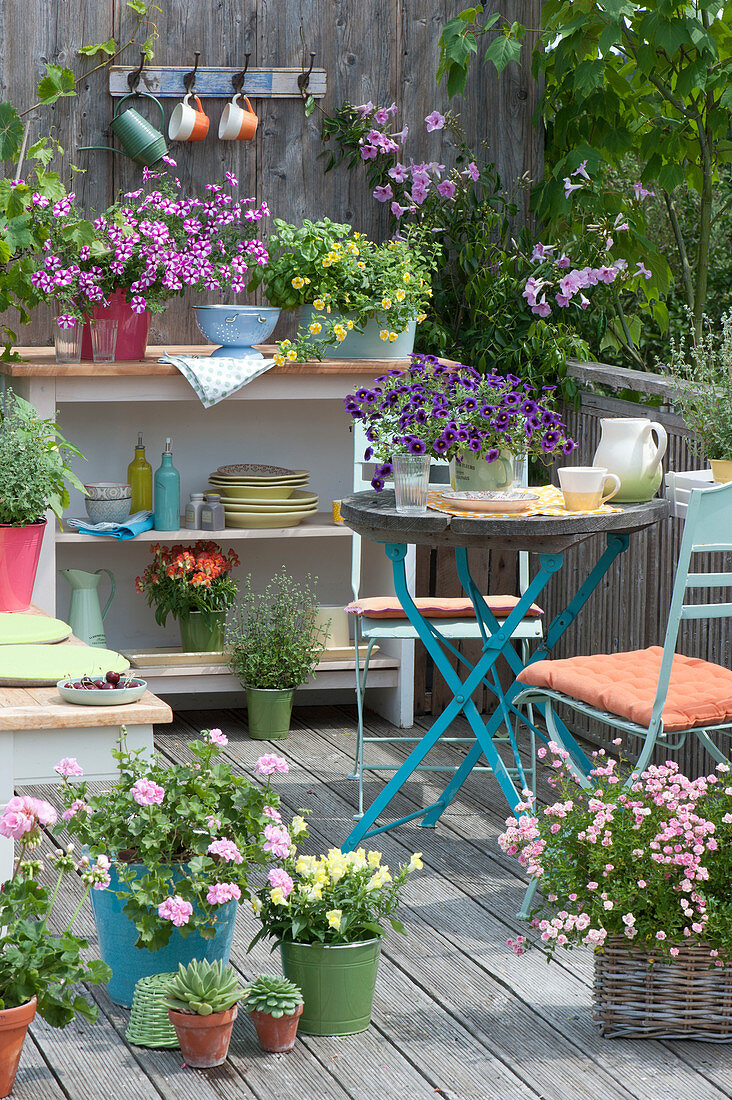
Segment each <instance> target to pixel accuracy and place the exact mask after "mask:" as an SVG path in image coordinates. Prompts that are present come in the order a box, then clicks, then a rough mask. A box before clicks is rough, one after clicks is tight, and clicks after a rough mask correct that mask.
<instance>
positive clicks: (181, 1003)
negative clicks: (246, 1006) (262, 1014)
mask: <svg viewBox="0 0 732 1100" xmlns="http://www.w3.org/2000/svg"><path fill="white" fill-rule="evenodd" d="M243 994H244V990H243V989H242V987H241V986H240V985H239V982H238V979H237V976H236V974H235V973H234V970H233V968H232V967H231V966H224V965H222V963H220V962H214V963H211V962H207V961H206V960H205V959H203V960H198V959H194V960H193V962H191V963H189V964H188V966H183V965H182V964H181V965H180V966H179V967H178V973H177V974H176V975H175V977H174V978H173V979H172V981H171V982H170V985H169V986H168V993H167V996H166V998H165V1004H166V1006H167V1009H168V1017H169V1019H170V1022H171V1024H172V1025H173V1027H174V1028H175V1033H176V1035H177V1036H178V1042H179V1043H180V1049H181V1053H182V1054H183V1057H184V1059H185V1061H186V1063H187V1064H188V1065H189V1066H194V1067H195V1068H196V1069H210V1068H211V1066H220V1065H221V1064H222V1062H225V1061H226V1056H227V1054H228V1053H229V1043H230V1042H231V1032H232V1030H233V1027H234V1020H235V1019H236V1017H237V1015H238V1013H239V1008H238V1003H237V1002H238V1001H240V1000H241V998H242V996H243Z"/></svg>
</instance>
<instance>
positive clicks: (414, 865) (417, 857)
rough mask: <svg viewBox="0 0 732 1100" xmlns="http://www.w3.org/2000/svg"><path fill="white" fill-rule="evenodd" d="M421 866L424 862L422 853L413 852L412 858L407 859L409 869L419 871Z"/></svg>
mask: <svg viewBox="0 0 732 1100" xmlns="http://www.w3.org/2000/svg"><path fill="white" fill-rule="evenodd" d="M423 867H424V863H423V862H422V853H421V852H415V853H414V855H413V856H412V858H411V859H410V860H409V870H410V871H421V870H422V868H423Z"/></svg>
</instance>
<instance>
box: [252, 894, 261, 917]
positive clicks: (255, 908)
mask: <svg viewBox="0 0 732 1100" xmlns="http://www.w3.org/2000/svg"><path fill="white" fill-rule="evenodd" d="M251 906H252V912H253V913H254V916H255V917H258V916H259V914H260V913H261V912H262V903H261V901H260V900H259V898H258V897H256V896H255V897H253V898H252V901H251Z"/></svg>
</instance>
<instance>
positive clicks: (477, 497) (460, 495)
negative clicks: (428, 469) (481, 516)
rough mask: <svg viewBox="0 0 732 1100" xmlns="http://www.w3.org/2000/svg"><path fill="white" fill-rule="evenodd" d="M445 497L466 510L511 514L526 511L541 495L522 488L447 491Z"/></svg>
mask: <svg viewBox="0 0 732 1100" xmlns="http://www.w3.org/2000/svg"><path fill="white" fill-rule="evenodd" d="M445 498H446V499H447V500H448V501H449V502H450V504H454V506H455V507H456V508H461V509H462V510H463V511H464V512H502V513H503V514H504V515H510V514H511V513H516V512H525V511H526V509H527V508H528V507H529V506H530V505H531V504H532V503H533V502H534V501H535V500H538V499H539V496H538V493H525V492H522V491H521V490H520V489H495V490H493V489H482V490H481V489H476V490H472V491H468V490H464V491H463V492H459V491H456V492H452V493H445Z"/></svg>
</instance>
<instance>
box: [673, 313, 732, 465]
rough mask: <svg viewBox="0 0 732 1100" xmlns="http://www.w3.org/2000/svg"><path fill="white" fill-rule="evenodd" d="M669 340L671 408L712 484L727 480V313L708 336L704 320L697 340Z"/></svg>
mask: <svg viewBox="0 0 732 1100" xmlns="http://www.w3.org/2000/svg"><path fill="white" fill-rule="evenodd" d="M689 327H690V335H689V337H688V338H686V337H683V336H682V338H681V339H680V340H679V342H678V344H676V343H674V342H673V340H672V344H671V360H670V362H669V370H670V371H671V372H672V373H673V375H674V376H675V378H676V382H677V385H676V394H675V397H674V405H675V407H676V408H677V409H678V411H679V412H680V414H681V415H682V416H683V418H684V420H685V421H686V423H687V424H688V426H689V427H690V428H691V430H692V431H693V432H694V434H695V436H696V438H697V445H698V448H699V449H700V450H701V451H703V453H704V454H705V455H706V457H707V458H708V459H709V461H710V464H711V467H712V472H713V475H714V480H715V481H723V482H726V481H732V310H730V311H729V312H728V313H726V314H725V315H724V316H723V317H722V331H721V332H720V333H714V332H713V331H712V330H711V328H710V326H709V322H708V320H706V319H705V324H704V329H703V331H702V335H701V337H700V338H699V339H696V337H695V335H694V328H693V324H692V323H691V322H690V326H689Z"/></svg>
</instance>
